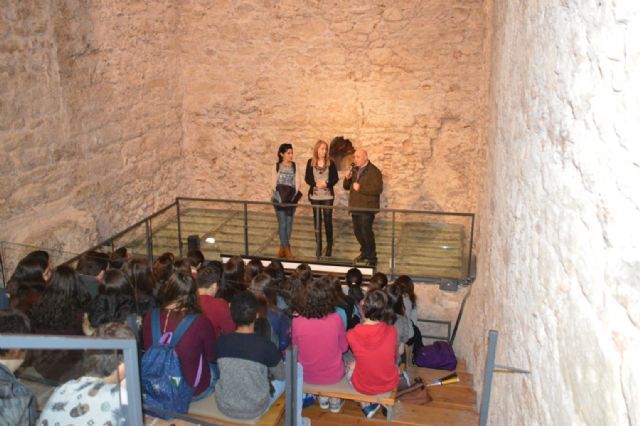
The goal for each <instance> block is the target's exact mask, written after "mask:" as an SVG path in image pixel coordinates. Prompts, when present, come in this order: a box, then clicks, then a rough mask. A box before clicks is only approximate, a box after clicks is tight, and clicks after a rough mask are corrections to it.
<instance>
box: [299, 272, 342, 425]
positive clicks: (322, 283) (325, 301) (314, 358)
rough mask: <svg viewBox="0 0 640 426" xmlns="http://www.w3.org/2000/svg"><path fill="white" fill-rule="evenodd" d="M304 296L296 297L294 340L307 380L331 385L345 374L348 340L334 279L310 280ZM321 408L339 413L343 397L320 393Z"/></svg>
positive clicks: (305, 380) (312, 382)
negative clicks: (343, 355)
mask: <svg viewBox="0 0 640 426" xmlns="http://www.w3.org/2000/svg"><path fill="white" fill-rule="evenodd" d="M301 296H302V297H296V298H295V299H297V300H296V301H295V305H296V306H295V308H296V310H297V312H298V313H299V316H296V317H294V318H293V324H292V326H291V341H292V344H293V345H294V346H297V347H298V360H299V361H300V364H302V368H303V369H304V383H308V384H312V385H332V384H334V383H337V382H339V381H340V380H341V379H342V377H343V376H344V364H343V361H342V354H343V353H344V352H346V351H347V349H348V344H347V338H346V333H345V325H344V322H343V321H342V319H341V318H340V315H339V314H338V313H337V312H336V311H335V306H334V305H333V286H332V283H331V280H328V279H324V278H319V279H315V280H311V281H309V282H308V283H307V285H306V286H305V288H304V291H303V293H302V295H301ZM318 402H319V404H320V408H322V409H327V408H328V409H329V410H331V412H332V413H339V412H340V410H341V408H342V405H343V403H344V401H342V400H341V399H340V398H333V397H332V398H328V397H320V398H319V399H318Z"/></svg>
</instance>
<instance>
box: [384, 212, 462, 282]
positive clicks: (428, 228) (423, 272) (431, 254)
mask: <svg viewBox="0 0 640 426" xmlns="http://www.w3.org/2000/svg"><path fill="white" fill-rule="evenodd" d="M471 219H472V217H471V215H468V216H467V215H448V214H446V213H442V214H439V213H426V212H396V222H395V223H396V225H395V228H396V253H395V255H396V256H395V265H394V268H395V271H394V274H395V275H410V276H412V277H431V278H450V279H460V280H463V279H466V278H467V276H468V273H469V271H468V260H469V235H470V234H471Z"/></svg>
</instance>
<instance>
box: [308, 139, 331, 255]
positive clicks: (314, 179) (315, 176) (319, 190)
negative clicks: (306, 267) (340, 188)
mask: <svg viewBox="0 0 640 426" xmlns="http://www.w3.org/2000/svg"><path fill="white" fill-rule="evenodd" d="M304 180H305V182H307V184H308V185H309V201H310V202H311V204H312V205H313V206H315V207H314V208H313V226H314V228H315V234H316V257H320V256H322V222H323V221H324V230H325V233H326V236H327V249H326V251H325V256H327V257H329V256H331V249H332V247H333V220H332V213H333V210H332V209H326V208H322V206H333V199H334V198H335V197H334V192H333V186H334V185H335V184H336V183H337V182H338V168H337V167H336V164H335V163H334V162H333V160H331V159H330V158H329V145H328V144H327V143H326V142H325V141H323V140H319V141H318V142H316V145H315V147H314V148H313V158H310V159H309V161H307V170H306V172H305V175H304Z"/></svg>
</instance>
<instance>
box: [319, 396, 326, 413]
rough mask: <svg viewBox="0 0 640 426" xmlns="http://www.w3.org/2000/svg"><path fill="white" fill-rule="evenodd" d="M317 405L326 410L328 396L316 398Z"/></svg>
mask: <svg viewBox="0 0 640 426" xmlns="http://www.w3.org/2000/svg"><path fill="white" fill-rule="evenodd" d="M318 403H319V404H320V408H322V409H323V410H326V409H327V408H329V397H328V396H320V397H318Z"/></svg>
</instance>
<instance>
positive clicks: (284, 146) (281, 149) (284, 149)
mask: <svg viewBox="0 0 640 426" xmlns="http://www.w3.org/2000/svg"><path fill="white" fill-rule="evenodd" d="M290 149H293V145H291V144H290V143H283V144H280V147H279V148H278V161H276V168H277V167H278V165H279V164H280V163H281V162H282V156H283V155H284V153H285V152H287V151H289V150H290Z"/></svg>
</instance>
